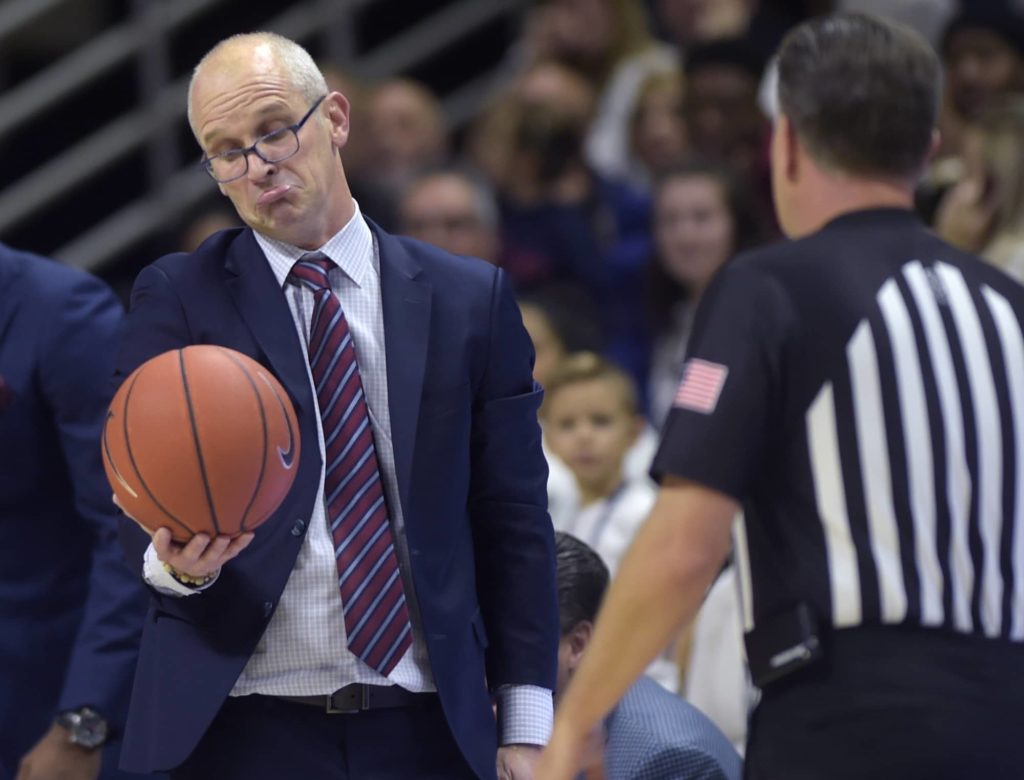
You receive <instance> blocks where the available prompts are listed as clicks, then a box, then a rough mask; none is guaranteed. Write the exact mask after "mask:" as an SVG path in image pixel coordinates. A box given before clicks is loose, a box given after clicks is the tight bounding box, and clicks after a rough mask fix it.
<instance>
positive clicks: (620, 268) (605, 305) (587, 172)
mask: <svg viewBox="0 0 1024 780" xmlns="http://www.w3.org/2000/svg"><path fill="white" fill-rule="evenodd" d="M511 100H512V102H513V105H514V106H515V110H516V112H517V118H516V120H515V124H514V128H513V151H512V154H511V158H510V161H509V165H508V169H507V175H506V176H505V177H504V181H503V187H502V191H501V199H500V202H501V207H502V244H503V247H502V266H503V267H504V268H505V269H506V270H507V271H508V272H509V274H510V275H511V276H512V278H513V279H514V280H515V281H516V284H517V285H518V287H519V289H520V290H530V289H535V288H537V287H539V286H543V285H545V284H548V283H551V282H559V283H569V284H575V285H578V286H580V287H581V288H582V289H584V290H586V291H587V292H588V294H589V295H590V296H591V297H592V299H593V301H594V303H595V304H596V305H597V306H598V311H599V312H600V314H601V321H602V326H603V328H604V331H605V333H606V334H607V336H608V339H609V341H608V343H607V345H606V350H607V352H608V354H609V356H610V357H613V358H614V359H615V360H616V362H618V363H620V364H623V365H625V366H627V367H628V369H629V370H630V372H631V373H634V374H635V373H636V361H637V360H638V359H639V356H641V355H642V354H643V350H644V347H643V344H641V343H638V342H637V340H636V337H635V333H634V332H635V329H636V323H638V322H640V321H642V316H643V283H644V273H645V271H644V269H645V268H646V264H647V263H648V261H649V249H650V236H649V221H648V220H649V199H648V197H647V196H646V195H644V194H643V193H639V192H636V191H634V190H632V189H631V188H629V187H628V186H626V185H623V184H619V183H616V182H611V181H609V180H607V179H605V178H603V177H602V176H600V175H598V174H596V173H595V172H594V171H593V170H591V169H590V167H589V166H588V165H587V163H586V161H585V159H584V155H583V134H584V132H585V129H586V127H587V123H588V121H589V118H590V116H591V113H590V107H591V106H592V105H593V103H592V93H591V91H590V87H589V86H588V85H587V82H586V80H585V79H583V78H582V76H580V75H579V74H576V73H574V72H573V71H571V70H569V69H568V68H565V67H564V66H561V65H557V64H554V63H549V64H545V65H540V66H538V67H536V68H534V69H532V70H531V71H530V72H529V73H527V74H526V76H525V77H524V78H523V79H522V80H521V82H520V83H519V84H518V85H517V87H516V89H515V91H514V92H513V95H512V97H511Z"/></svg>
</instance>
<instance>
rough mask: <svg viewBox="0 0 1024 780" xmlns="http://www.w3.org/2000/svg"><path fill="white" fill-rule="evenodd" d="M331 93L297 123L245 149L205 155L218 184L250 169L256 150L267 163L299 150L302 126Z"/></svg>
mask: <svg viewBox="0 0 1024 780" xmlns="http://www.w3.org/2000/svg"><path fill="white" fill-rule="evenodd" d="M325 97H327V95H323V96H321V97H320V98H318V99H317V101H316V102H315V103H314V104H313V105H311V106H310V107H309V111H307V112H306V115H305V116H304V117H302V119H300V120H299V121H298V122H296V123H295V124H294V125H289V126H288V127H282V128H281V129H280V130H275V131H274V132H272V133H267V134H266V135H261V136H260V137H259V138H257V139H256V142H255V143H253V145H252V146H248V147H246V148H245V149H229V150H228V151H226V152H221V153H220V154H214V155H211V156H209V157H203V159H202V160H200V161H199V162H200V165H202V166H203V169H204V170H205V171H206V172H207V173H208V174H210V176H211V178H213V180H214V181H215V182H217V183H218V184H227V183H228V182H229V181H234V180H235V179H241V178H242V177H243V176H245V174H247V173H248V172H249V154H250V153H252V154H255V155H256V156H257V157H259V158H260V159H261V160H263V162H265V163H279V162H282V161H284V160H287V159H288V158H289V157H292V156H294V155H295V154H296V153H297V152H298V151H299V130H301V129H302V126H303V125H304V124H306V122H308V121H309V118H310V117H311V116H313V112H314V111H316V107H317V106H319V105H320V104H321V103H322V102H323V101H324V98H325Z"/></svg>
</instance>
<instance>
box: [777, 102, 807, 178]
mask: <svg viewBox="0 0 1024 780" xmlns="http://www.w3.org/2000/svg"><path fill="white" fill-rule="evenodd" d="M775 132H776V133H779V134H780V136H781V138H780V139H779V140H780V141H781V143H780V145H779V148H780V150H781V152H782V160H776V161H775V162H776V163H779V162H781V163H782V170H783V171H784V172H785V176H786V179H787V180H788V181H790V182H795V181H796V180H797V177H798V176H799V175H800V173H801V171H800V151H801V143H800V138H799V136H798V135H797V133H796V128H795V127H793V123H792V122H790V121H789V117H787V116H786V115H785V114H783V113H781V112H780V113H779V119H778V124H777V125H776V127H775Z"/></svg>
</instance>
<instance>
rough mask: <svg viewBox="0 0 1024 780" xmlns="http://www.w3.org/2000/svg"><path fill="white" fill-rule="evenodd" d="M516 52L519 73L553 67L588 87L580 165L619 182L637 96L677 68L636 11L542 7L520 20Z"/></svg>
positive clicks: (602, 2) (600, 2) (628, 6)
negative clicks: (648, 81)
mask: <svg viewBox="0 0 1024 780" xmlns="http://www.w3.org/2000/svg"><path fill="white" fill-rule="evenodd" d="M519 49H520V52H521V54H522V55H523V56H522V59H523V60H524V62H522V63H521V64H520V67H525V68H527V69H528V68H530V67H532V66H534V65H537V64H539V63H542V62H547V61H554V62H559V63H561V64H563V65H566V66H568V67H570V68H572V69H573V70H575V71H577V72H579V73H581V74H582V75H583V76H584V77H585V78H586V79H587V80H588V81H589V83H590V85H591V87H592V89H593V90H594V95H595V99H596V107H595V113H594V120H593V122H592V123H591V124H590V125H589V127H588V129H587V134H586V139H585V142H584V149H585V156H586V159H587V162H588V164H589V165H590V166H591V167H592V168H593V169H594V170H595V171H597V172H598V173H600V174H601V175H602V176H606V177H609V178H612V179H619V178H622V177H623V176H625V175H626V173H627V171H628V161H629V117H630V115H631V114H632V112H633V106H634V104H635V101H636V95H637V89H638V88H639V86H640V84H641V83H642V82H643V81H644V79H645V78H646V77H647V76H649V75H650V74H652V73H663V72H667V71H670V70H672V69H674V68H676V67H677V63H676V59H677V57H676V53H675V51H674V50H673V49H672V47H670V46H666V45H664V44H662V43H659V42H658V41H657V40H656V39H655V38H654V36H653V35H652V34H651V30H650V25H649V22H648V19H647V14H646V12H645V9H644V6H643V3H638V2H636V0H541V1H540V2H537V3H536V4H535V5H534V7H533V8H532V9H531V12H530V14H529V15H528V17H527V25H526V29H525V33H524V37H523V41H522V42H521V44H520V46H519Z"/></svg>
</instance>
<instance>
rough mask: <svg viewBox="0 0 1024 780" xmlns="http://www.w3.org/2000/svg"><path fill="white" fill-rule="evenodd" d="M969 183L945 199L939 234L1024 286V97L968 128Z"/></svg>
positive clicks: (1008, 101) (965, 149) (1005, 103)
mask: <svg viewBox="0 0 1024 780" xmlns="http://www.w3.org/2000/svg"><path fill="white" fill-rule="evenodd" d="M963 158H964V168H965V171H964V177H963V179H961V181H960V182H959V183H958V184H957V185H956V186H954V187H953V188H952V189H951V190H949V192H948V193H946V196H945V197H944V198H943V201H942V204H941V205H940V207H939V211H938V215H937V220H936V229H937V230H938V232H939V234H940V235H941V236H942V237H943V238H944V239H946V240H947V241H949V242H950V243H952V244H954V245H955V246H958V247H960V248H961V249H965V250H967V251H968V252H974V253H976V254H978V255H979V256H981V257H982V258H983V259H985V260H988V261H989V262H990V263H992V264H993V265H995V266H998V267H999V268H1001V269H1002V270H1004V271H1006V272H1007V273H1008V274H1010V275H1011V276H1014V277H1016V278H1017V279H1019V280H1021V281H1024V95H1017V96H1014V97H1012V98H1009V99H1006V100H1005V101H1003V102H1001V103H1000V104H997V105H995V106H993V107H992V108H990V109H989V110H987V111H986V112H985V113H984V114H982V115H981V117H979V118H978V120H977V121H976V122H973V123H971V124H969V125H968V126H967V130H966V133H965V135H964V145H963Z"/></svg>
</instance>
